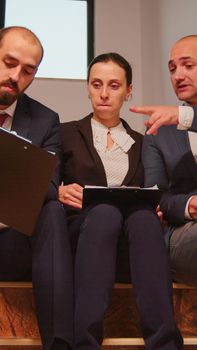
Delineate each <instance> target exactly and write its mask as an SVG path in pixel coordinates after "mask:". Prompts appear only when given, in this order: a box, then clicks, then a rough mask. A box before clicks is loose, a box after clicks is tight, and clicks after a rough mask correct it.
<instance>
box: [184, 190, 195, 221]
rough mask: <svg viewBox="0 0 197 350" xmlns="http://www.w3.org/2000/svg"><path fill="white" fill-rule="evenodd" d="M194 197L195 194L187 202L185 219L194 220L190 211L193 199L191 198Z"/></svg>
mask: <svg viewBox="0 0 197 350" xmlns="http://www.w3.org/2000/svg"><path fill="white" fill-rule="evenodd" d="M192 198H193V196H191V197H190V198H189V199H188V201H187V203H186V207H185V219H188V220H193V219H192V217H191V215H190V213H189V202H190V201H191V199H192Z"/></svg>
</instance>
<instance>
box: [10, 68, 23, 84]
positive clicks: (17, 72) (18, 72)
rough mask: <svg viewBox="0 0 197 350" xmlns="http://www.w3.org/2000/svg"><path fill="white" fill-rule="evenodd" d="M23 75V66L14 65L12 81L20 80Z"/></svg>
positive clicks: (11, 74) (11, 75)
mask: <svg viewBox="0 0 197 350" xmlns="http://www.w3.org/2000/svg"><path fill="white" fill-rule="evenodd" d="M20 75H21V68H20V67H14V68H12V70H11V72H10V74H9V77H10V79H11V80H12V81H15V82H18V81H19V78H20Z"/></svg>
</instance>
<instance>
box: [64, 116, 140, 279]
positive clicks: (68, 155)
mask: <svg viewBox="0 0 197 350" xmlns="http://www.w3.org/2000/svg"><path fill="white" fill-rule="evenodd" d="M91 117H92V114H90V115H88V116H87V117H85V118H83V119H81V120H79V121H72V122H68V123H63V124H62V125H61V131H62V140H63V180H64V183H65V185H66V184H71V183H78V184H80V185H81V186H84V185H95V186H99V185H100V186H107V179H106V175H105V170H104V167H103V164H102V161H101V159H100V156H99V155H98V153H97V151H96V149H95V147H94V144H93V135H92V128H91ZM122 123H123V125H124V127H125V129H126V130H127V133H128V134H129V135H130V136H131V137H132V138H133V139H134V140H135V143H134V144H133V145H132V147H131V149H130V150H129V152H128V153H129V171H128V173H127V175H126V176H125V179H124V181H123V183H122V185H125V186H142V185H143V167H142V163H141V147H142V140H143V136H142V135H141V134H139V133H138V132H136V131H134V130H132V129H131V128H130V127H129V125H128V124H127V123H126V122H125V121H124V120H122ZM117 167H118V164H117ZM66 212H67V216H68V221H69V222H71V221H72V222H73V220H74V219H75V218H77V216H78V214H79V213H80V212H81V211H80V210H77V209H71V208H69V207H67V208H66ZM77 227H78V226H77ZM75 230H76V231H77V228H76V229H75ZM75 230H73V231H75ZM71 236H77V233H76V232H74V233H73V232H71ZM71 238H72V237H71ZM76 240H77V239H75V240H74V243H73V246H74V249H75V247H76ZM118 256H119V257H118V261H119V263H118V267H117V268H118V270H117V278H116V280H117V281H118V282H129V281H130V274H129V264H128V245H127V242H125V240H124V239H121V240H120V244H119V250H118Z"/></svg>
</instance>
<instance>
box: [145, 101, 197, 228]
mask: <svg viewBox="0 0 197 350" xmlns="http://www.w3.org/2000/svg"><path fill="white" fill-rule="evenodd" d="M194 112H195V116H194V120H193V123H192V126H191V128H190V131H194V132H196V131H197V108H194ZM142 158H143V164H144V170H145V186H153V185H155V184H157V185H158V186H159V187H160V188H163V189H164V194H163V196H162V199H161V203H160V206H161V210H162V211H163V213H164V216H165V219H166V220H167V221H168V223H169V224H170V225H172V226H179V225H182V224H184V223H185V217H184V214H185V207H186V203H187V201H188V199H189V198H190V197H191V196H192V195H196V194H197V164H196V161H195V159H194V157H193V154H192V152H191V148H190V143H189V138H188V132H187V131H182V130H177V127H176V126H163V127H161V128H160V129H159V130H158V133H157V135H155V136H150V135H145V137H144V143H143V152H142Z"/></svg>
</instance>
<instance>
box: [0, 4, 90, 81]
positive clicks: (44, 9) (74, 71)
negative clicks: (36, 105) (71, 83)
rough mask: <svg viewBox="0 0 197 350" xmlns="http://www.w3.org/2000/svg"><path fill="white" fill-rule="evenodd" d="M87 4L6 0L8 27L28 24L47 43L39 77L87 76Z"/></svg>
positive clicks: (77, 77)
mask: <svg viewBox="0 0 197 350" xmlns="http://www.w3.org/2000/svg"><path fill="white" fill-rule="evenodd" d="M1 1H2V0H1ZM87 6H88V5H87V1H81V0H56V1H54V0H32V1H30V0H6V1H5V15H4V26H5V27H7V26H12V25H20V26H25V27H28V28H29V29H31V30H32V31H33V32H34V33H35V34H36V35H37V36H38V37H39V39H40V41H41V42H42V44H43V47H44V58H43V61H42V63H41V65H40V67H39V70H38V72H37V74H36V77H40V78H57V79H61V78H62V79H86V74H87V65H88V15H87V14H88V11H87Z"/></svg>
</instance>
